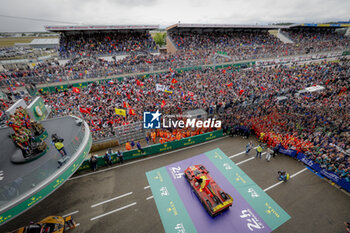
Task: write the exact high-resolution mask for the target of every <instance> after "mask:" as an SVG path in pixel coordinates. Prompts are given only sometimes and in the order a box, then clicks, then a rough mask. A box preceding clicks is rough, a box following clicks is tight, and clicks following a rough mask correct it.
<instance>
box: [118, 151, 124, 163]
mask: <svg viewBox="0 0 350 233" xmlns="http://www.w3.org/2000/svg"><path fill="white" fill-rule="evenodd" d="M117 157H118V159H119V162H120V163H121V164H123V163H124V155H123V152H121V151H120V150H118V152H117Z"/></svg>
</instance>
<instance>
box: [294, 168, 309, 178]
mask: <svg viewBox="0 0 350 233" xmlns="http://www.w3.org/2000/svg"><path fill="white" fill-rule="evenodd" d="M306 170H307V167H306V168H304V169H303V170H300V171H298V172H297V173H295V174H293V175H291V176H290V178H293V177H294V176H297V175H299V174H300V173H302V172H304V171H306Z"/></svg>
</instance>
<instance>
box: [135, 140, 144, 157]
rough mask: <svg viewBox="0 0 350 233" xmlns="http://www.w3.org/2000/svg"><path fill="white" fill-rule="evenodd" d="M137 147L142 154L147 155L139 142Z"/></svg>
mask: <svg viewBox="0 0 350 233" xmlns="http://www.w3.org/2000/svg"><path fill="white" fill-rule="evenodd" d="M136 146H137V149H139V150H140V151H141V153H142V154H144V153H145V151H144V150H143V149H142V147H141V144H140V141H138V142H137V144H136Z"/></svg>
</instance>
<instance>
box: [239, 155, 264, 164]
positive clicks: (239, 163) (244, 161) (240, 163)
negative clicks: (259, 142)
mask: <svg viewBox="0 0 350 233" xmlns="http://www.w3.org/2000/svg"><path fill="white" fill-rule="evenodd" d="M264 154H266V152H264V153H262V154H261V156H263V155H264ZM255 158H256V157H255V156H254V157H250V158H249V159H246V160H243V161H241V162H239V163H236V165H240V164H242V163H245V162H248V161H250V160H252V159H255Z"/></svg>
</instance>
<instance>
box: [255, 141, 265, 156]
mask: <svg viewBox="0 0 350 233" xmlns="http://www.w3.org/2000/svg"><path fill="white" fill-rule="evenodd" d="M262 150H263V148H262V147H261V144H259V145H258V147H257V148H256V156H255V157H256V158H258V157H259V159H261V152H262Z"/></svg>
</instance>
